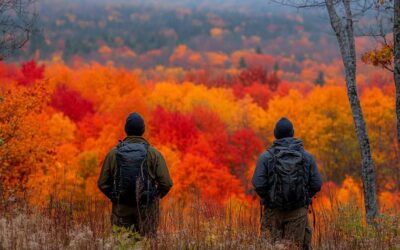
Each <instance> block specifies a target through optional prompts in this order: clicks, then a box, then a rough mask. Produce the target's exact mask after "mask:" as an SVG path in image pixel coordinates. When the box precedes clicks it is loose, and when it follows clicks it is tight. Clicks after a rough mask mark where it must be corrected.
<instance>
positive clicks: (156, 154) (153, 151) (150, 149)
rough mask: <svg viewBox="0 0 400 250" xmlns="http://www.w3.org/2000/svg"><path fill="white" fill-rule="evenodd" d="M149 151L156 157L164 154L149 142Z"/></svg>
mask: <svg viewBox="0 0 400 250" xmlns="http://www.w3.org/2000/svg"><path fill="white" fill-rule="evenodd" d="M148 151H149V153H150V154H153V155H154V156H156V157H160V156H162V154H161V152H160V151H159V150H158V149H157V148H156V147H154V146H153V145H151V144H149V148H148Z"/></svg>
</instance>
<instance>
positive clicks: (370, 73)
mask: <svg viewBox="0 0 400 250" xmlns="http://www.w3.org/2000/svg"><path fill="white" fill-rule="evenodd" d="M132 2H134V3H131V2H129V1H115V3H114V2H113V1H98V2H97V1H82V2H80V1H59V0H57V1H39V3H37V11H38V20H37V25H38V27H39V29H38V31H37V32H36V33H34V34H33V35H32V37H31V38H30V40H29V41H28V42H27V43H26V44H24V46H23V47H22V48H21V49H19V50H17V51H15V52H14V53H13V54H12V55H11V56H8V57H7V58H5V59H4V60H2V61H0V249H3V248H4V249H41V246H43V245H45V246H47V247H45V248H46V249H131V248H134V247H135V246H134V245H135V243H132V241H131V239H129V238H124V237H123V236H118V237H112V236H110V225H109V224H110V222H109V214H110V204H109V203H108V201H107V199H106V198H105V197H104V195H103V194H102V193H101V192H100V191H99V190H98V188H97V179H98V176H99V172H100V169H101V164H102V161H103V160H104V157H105V155H106V154H107V152H108V151H109V150H110V149H111V148H113V147H115V146H116V145H117V143H118V141H119V140H121V139H123V138H124V137H125V132H124V130H123V128H124V123H125V119H126V116H127V115H128V114H129V113H130V112H133V111H136V112H139V113H140V114H142V115H143V117H144V119H145V121H146V132H145V135H144V137H145V138H147V139H148V140H149V142H150V143H151V144H152V145H154V146H155V147H156V148H157V149H158V150H159V151H160V152H161V153H162V154H163V155H164V157H165V159H166V162H167V165H168V168H169V171H170V174H171V177H172V179H173V182H174V186H173V188H172V189H171V192H170V193H169V194H168V196H167V197H166V198H165V199H163V200H162V202H161V211H162V215H161V222H160V229H159V231H160V234H159V236H157V237H158V238H157V239H151V240H149V241H148V242H145V247H146V248H149V249H273V246H270V245H268V244H269V243H266V242H264V241H262V240H261V239H259V238H258V237H257V235H258V234H259V199H258V197H257V196H256V194H255V192H254V190H253V186H252V185H251V177H252V174H253V172H254V169H255V164H256V161H257V158H258V156H259V155H260V154H261V153H262V152H264V151H265V150H266V149H267V148H268V147H270V146H271V145H272V143H273V142H274V134H273V130H274V126H275V124H276V122H277V121H278V120H279V119H280V118H281V117H288V118H289V119H291V121H292V122H293V124H294V128H295V137H298V138H300V139H302V141H303V142H304V146H305V148H306V149H307V150H308V151H309V152H311V153H312V154H313V155H314V157H315V159H316V162H317V165H318V169H319V171H320V172H321V174H322V177H323V180H324V185H323V187H322V190H321V192H320V193H319V194H318V195H317V197H316V198H315V199H314V201H313V213H314V218H313V219H312V221H313V222H314V235H315V236H314V239H313V245H314V247H315V248H316V249H349V248H355V249H396V248H397V247H399V246H400V241H399V236H398V234H399V233H400V227H399V220H400V218H399V213H398V212H399V210H400V165H399V162H400V161H399V157H400V156H399V150H398V148H397V146H398V145H397V144H398V142H397V128H396V106H395V101H396V88H395V84H394V80H393V73H391V72H390V70H387V69H386V68H387V66H388V65H389V64H390V62H391V60H392V59H391V58H390V59H389V62H387V61H386V62H385V61H384V59H386V57H391V56H393V54H392V52H391V49H392V47H390V46H389V47H385V45H382V43H380V42H379V41H377V40H376V39H373V38H371V37H368V36H359V37H356V38H355V46H356V50H357V67H358V68H357V72H356V76H357V90H358V95H359V98H360V103H361V107H362V111H363V114H364V118H365V124H366V128H367V132H368V136H369V141H370V146H371V153H372V159H373V161H374V165H375V171H376V190H377V192H376V193H377V201H378V205H379V212H380V215H379V216H378V217H377V221H378V223H377V224H378V227H380V230H376V225H375V227H373V226H369V225H367V223H366V221H365V210H364V193H363V187H364V186H363V180H362V172H361V169H362V155H361V154H360V146H359V141H358V137H357V132H356V130H355V125H354V120H353V113H352V109H351V106H350V104H349V98H348V95H347V88H346V81H345V74H344V66H343V63H342V59H341V58H342V57H341V54H340V52H339V47H338V45H337V42H336V40H335V36H334V32H333V31H332V30H331V28H330V23H329V19H328V17H327V14H326V10H325V9H319V10H311V11H309V12H307V11H305V12H302V11H296V10H293V9H291V8H289V7H285V6H280V5H277V4H275V5H273V4H268V3H265V4H264V3H260V2H261V1H249V3H248V4H243V3H241V2H240V1H220V2H221V3H220V5H218V6H214V3H213V1H199V2H203V3H201V4H200V3H194V2H193V1H172V3H171V4H167V3H162V1H149V2H145V1H132ZM389 33H390V32H389ZM389 36H390V35H389ZM392 40H393V39H392ZM389 44H393V43H390V42H389ZM382 48H383V49H382ZM385 49H386V51H385ZM388 50H389V51H388ZM385 53H386V54H385ZM387 54H389V55H387ZM385 56H386V57H385ZM382 58H383V59H382ZM382 61H384V62H382ZM385 63H386V64H385ZM385 67H386V68H385ZM315 214H316V215H315ZM310 216H311V215H310ZM315 216H316V217H317V219H316V217H315ZM311 217H312V216H311ZM379 231H380V233H379ZM132 244H133V245H132ZM280 247H282V246H280ZM283 247H284V246H283ZM138 249H140V248H138ZM281 249H284V248H281Z"/></svg>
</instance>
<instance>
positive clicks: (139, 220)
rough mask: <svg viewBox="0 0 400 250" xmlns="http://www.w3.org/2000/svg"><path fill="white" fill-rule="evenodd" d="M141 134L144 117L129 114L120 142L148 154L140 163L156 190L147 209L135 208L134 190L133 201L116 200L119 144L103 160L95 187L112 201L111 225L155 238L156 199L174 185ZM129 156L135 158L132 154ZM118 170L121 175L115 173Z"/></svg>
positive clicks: (157, 154)
mask: <svg viewBox="0 0 400 250" xmlns="http://www.w3.org/2000/svg"><path fill="white" fill-rule="evenodd" d="M144 131H145V123H144V120H143V118H142V117H141V116H140V115H139V114H138V113H136V112H134V113H131V114H130V115H129V116H128V118H127V119H126V123H125V132H126V134H127V137H126V138H125V139H124V140H123V141H122V142H121V143H123V144H124V145H128V144H130V145H133V144H134V145H139V144H141V145H146V151H147V152H146V154H145V157H144V160H143V162H144V161H146V163H147V164H142V165H143V166H145V167H146V168H147V171H145V173H148V175H149V179H150V180H151V181H152V183H154V186H155V189H156V195H155V196H156V198H155V199H154V201H152V202H151V203H150V204H147V206H146V207H143V206H138V205H137V203H136V202H135V201H134V200H135V193H134V192H137V191H134V192H132V193H133V194H132V202H128V203H122V202H119V199H118V201H117V200H116V199H115V197H114V196H115V195H114V194H115V189H116V187H115V180H116V176H117V175H116V173H123V172H122V171H121V170H120V169H118V168H119V166H118V164H117V155H118V154H117V153H118V146H119V145H118V146H117V147H115V148H113V149H111V151H110V152H109V153H108V154H107V156H106V157H105V159H104V162H103V166H102V169H101V172H100V176H99V179H98V182H97V185H98V187H99V189H100V190H101V191H102V192H103V193H104V194H105V195H106V196H107V197H108V198H109V199H110V200H111V202H112V215H111V222H112V224H113V225H114V226H118V227H125V228H130V229H132V230H134V231H136V232H138V233H140V234H141V235H143V236H154V235H155V233H156V231H157V227H158V222H159V199H161V198H163V197H164V196H165V195H166V194H167V193H168V192H169V190H170V189H171V187H172V185H173V184H172V179H171V177H170V174H169V171H168V167H167V164H166V162H165V159H164V157H163V156H162V154H161V153H160V152H159V151H158V150H157V149H156V148H154V147H153V146H151V145H150V144H149V143H148V141H147V140H146V139H145V138H143V134H144ZM121 143H120V144H121ZM131 156H132V157H135V156H134V155H131ZM129 167H130V166H128V168H129ZM118 170H119V171H120V172H117V171H118ZM142 173H143V171H142ZM121 178H123V176H121ZM128 180H129V179H128ZM132 186H135V184H132Z"/></svg>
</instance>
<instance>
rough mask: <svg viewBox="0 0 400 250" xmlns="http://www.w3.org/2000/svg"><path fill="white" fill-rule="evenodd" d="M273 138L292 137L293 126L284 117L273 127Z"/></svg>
mask: <svg viewBox="0 0 400 250" xmlns="http://www.w3.org/2000/svg"><path fill="white" fill-rule="evenodd" d="M274 136H275V138H276V139H282V138H286V137H293V136H294V129H293V124H292V122H291V121H289V119H287V118H286V117H282V118H281V119H280V120H279V121H278V122H277V123H276V125H275V129H274Z"/></svg>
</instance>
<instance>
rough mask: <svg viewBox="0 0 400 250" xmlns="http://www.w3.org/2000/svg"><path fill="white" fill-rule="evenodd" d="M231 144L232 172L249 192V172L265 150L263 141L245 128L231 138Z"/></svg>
mask: <svg viewBox="0 0 400 250" xmlns="http://www.w3.org/2000/svg"><path fill="white" fill-rule="evenodd" d="M229 144H230V150H229V153H230V155H229V159H230V164H229V165H230V168H231V172H232V173H233V174H234V175H235V176H237V177H238V178H239V179H240V180H241V182H242V184H243V186H244V187H245V191H246V192H248V191H249V187H248V183H247V172H248V170H249V166H250V164H252V163H254V161H255V159H256V157H257V156H258V154H259V153H260V152H261V150H262V148H263V147H262V141H261V140H260V139H259V138H258V137H257V135H256V134H255V133H254V131H253V130H252V129H248V128H245V129H241V130H238V131H235V133H233V134H232V135H231V136H230V138H229Z"/></svg>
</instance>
